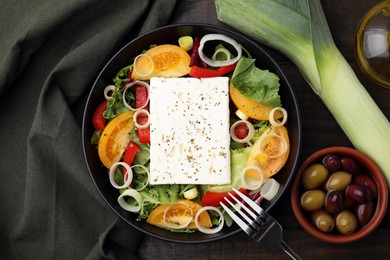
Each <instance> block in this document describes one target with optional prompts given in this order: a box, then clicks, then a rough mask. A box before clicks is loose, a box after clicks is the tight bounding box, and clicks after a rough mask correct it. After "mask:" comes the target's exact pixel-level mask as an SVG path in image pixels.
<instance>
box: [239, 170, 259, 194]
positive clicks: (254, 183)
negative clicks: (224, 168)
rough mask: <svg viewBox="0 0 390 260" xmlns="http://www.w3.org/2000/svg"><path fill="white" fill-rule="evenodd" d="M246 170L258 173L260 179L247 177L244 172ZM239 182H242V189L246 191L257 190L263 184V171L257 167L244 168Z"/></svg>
mask: <svg viewBox="0 0 390 260" xmlns="http://www.w3.org/2000/svg"><path fill="white" fill-rule="evenodd" d="M248 170H255V171H257V172H258V173H259V177H260V178H259V179H255V178H251V177H249V176H247V174H246V172H247V171H248ZM241 182H242V185H243V187H244V188H245V189H247V190H257V189H259V188H260V187H261V186H262V185H263V182H264V174H263V170H262V169H261V168H260V167H259V166H255V165H249V166H246V167H245V168H244V169H243V170H242V172H241Z"/></svg>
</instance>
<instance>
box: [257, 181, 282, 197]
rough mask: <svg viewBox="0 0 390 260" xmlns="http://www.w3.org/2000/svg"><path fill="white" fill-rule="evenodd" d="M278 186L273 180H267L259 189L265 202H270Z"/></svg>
mask: <svg viewBox="0 0 390 260" xmlns="http://www.w3.org/2000/svg"><path fill="white" fill-rule="evenodd" d="M279 187H280V184H279V182H277V181H276V180H275V179H274V178H271V179H269V180H267V181H266V182H265V183H264V185H263V187H261V191H260V195H261V197H263V198H264V199H266V200H268V201H269V200H272V199H273V198H274V197H275V196H276V194H277V193H278V191H279Z"/></svg>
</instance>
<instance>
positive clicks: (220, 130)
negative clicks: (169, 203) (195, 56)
mask: <svg viewBox="0 0 390 260" xmlns="http://www.w3.org/2000/svg"><path fill="white" fill-rule="evenodd" d="M149 98H150V176H149V181H150V184H152V185H153V184H228V183H230V149H229V148H230V133H229V127H230V126H229V78H228V77H216V78H203V79H197V78H152V79H151V80H150V90H149Z"/></svg>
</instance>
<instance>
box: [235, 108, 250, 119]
mask: <svg viewBox="0 0 390 260" xmlns="http://www.w3.org/2000/svg"><path fill="white" fill-rule="evenodd" d="M236 115H237V116H238V118H240V119H241V120H248V118H249V117H248V116H247V115H245V114H244V113H243V112H242V111H241V110H240V109H237V111H236Z"/></svg>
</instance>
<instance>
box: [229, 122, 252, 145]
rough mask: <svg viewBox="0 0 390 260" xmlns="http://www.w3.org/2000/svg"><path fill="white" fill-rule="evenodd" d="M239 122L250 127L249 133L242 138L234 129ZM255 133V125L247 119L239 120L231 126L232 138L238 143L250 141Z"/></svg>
mask: <svg viewBox="0 0 390 260" xmlns="http://www.w3.org/2000/svg"><path fill="white" fill-rule="evenodd" d="M239 124H245V125H246V126H247V127H248V130H249V131H248V135H247V136H246V137H245V138H243V139H240V138H238V137H237V136H236V133H235V132H234V129H235V128H236V127H237V126H238V125H239ZM254 135H255V127H254V126H253V125H252V124H251V123H250V122H249V121H247V120H238V121H236V122H235V123H234V124H233V125H232V126H231V127H230V136H231V137H232V139H233V140H234V141H236V142H238V143H250V140H251V139H252V138H253V136H254Z"/></svg>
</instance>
